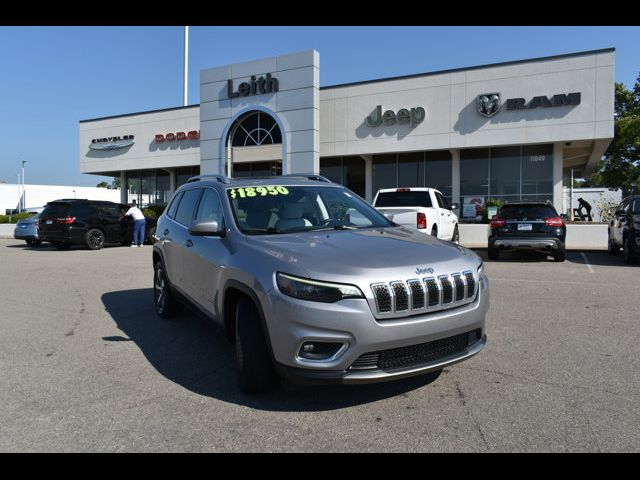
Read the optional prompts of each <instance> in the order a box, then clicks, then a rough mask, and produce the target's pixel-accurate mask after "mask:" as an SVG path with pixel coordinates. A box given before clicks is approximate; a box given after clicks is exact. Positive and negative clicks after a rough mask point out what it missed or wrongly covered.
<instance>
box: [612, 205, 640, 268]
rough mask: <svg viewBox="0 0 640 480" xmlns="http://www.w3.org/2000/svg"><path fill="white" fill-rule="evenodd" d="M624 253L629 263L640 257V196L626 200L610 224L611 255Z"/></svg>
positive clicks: (617, 209) (619, 206)
mask: <svg viewBox="0 0 640 480" xmlns="http://www.w3.org/2000/svg"><path fill="white" fill-rule="evenodd" d="M620 247H622V251H623V252H624V260H625V262H627V263H633V262H635V261H636V260H637V259H638V257H639V256H640V195H635V196H633V197H627V198H625V199H624V200H623V201H622V203H621V204H620V205H618V208H616V212H615V216H614V217H613V219H612V220H611V221H610V222H609V253H610V254H611V255H616V254H618V253H620Z"/></svg>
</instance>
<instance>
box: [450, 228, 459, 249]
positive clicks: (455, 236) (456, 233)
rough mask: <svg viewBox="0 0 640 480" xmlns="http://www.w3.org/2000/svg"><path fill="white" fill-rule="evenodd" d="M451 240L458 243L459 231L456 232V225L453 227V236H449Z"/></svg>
mask: <svg viewBox="0 0 640 480" xmlns="http://www.w3.org/2000/svg"><path fill="white" fill-rule="evenodd" d="M451 241H452V242H453V243H455V244H456V245H459V244H460V233H459V232H458V225H456V226H455V227H454V228H453V236H452V237H451Z"/></svg>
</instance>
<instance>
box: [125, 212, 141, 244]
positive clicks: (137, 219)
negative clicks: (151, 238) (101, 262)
mask: <svg viewBox="0 0 640 480" xmlns="http://www.w3.org/2000/svg"><path fill="white" fill-rule="evenodd" d="M125 215H127V216H128V215H131V218H133V241H132V242H131V246H132V247H142V244H143V243H144V227H145V224H146V221H145V219H144V215H143V213H142V211H140V209H139V208H138V207H137V206H136V201H135V200H133V202H132V203H131V208H130V209H129V210H127V213H125Z"/></svg>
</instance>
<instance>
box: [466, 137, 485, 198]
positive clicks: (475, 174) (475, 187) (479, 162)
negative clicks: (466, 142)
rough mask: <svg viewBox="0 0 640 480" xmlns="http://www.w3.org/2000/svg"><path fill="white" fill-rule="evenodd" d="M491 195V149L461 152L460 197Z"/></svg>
mask: <svg viewBox="0 0 640 480" xmlns="http://www.w3.org/2000/svg"><path fill="white" fill-rule="evenodd" d="M488 194H489V149H488V148H474V149H469V150H462V151H461V152H460V195H461V196H463V197H464V196H481V197H487V196H488Z"/></svg>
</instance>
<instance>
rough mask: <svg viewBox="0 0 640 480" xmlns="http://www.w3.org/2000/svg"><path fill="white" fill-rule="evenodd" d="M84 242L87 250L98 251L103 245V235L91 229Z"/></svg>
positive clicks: (99, 231) (95, 229)
mask: <svg viewBox="0 0 640 480" xmlns="http://www.w3.org/2000/svg"><path fill="white" fill-rule="evenodd" d="M85 242H86V244H87V248H89V250H100V249H101V248H102V246H103V245H104V233H102V230H99V229H97V228H92V229H90V230H89V231H88V232H87V235H86V236H85Z"/></svg>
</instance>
